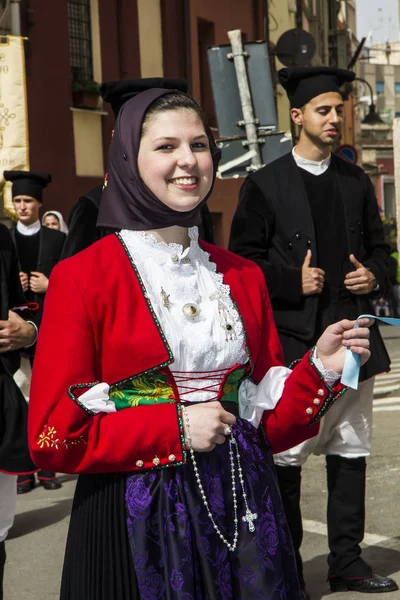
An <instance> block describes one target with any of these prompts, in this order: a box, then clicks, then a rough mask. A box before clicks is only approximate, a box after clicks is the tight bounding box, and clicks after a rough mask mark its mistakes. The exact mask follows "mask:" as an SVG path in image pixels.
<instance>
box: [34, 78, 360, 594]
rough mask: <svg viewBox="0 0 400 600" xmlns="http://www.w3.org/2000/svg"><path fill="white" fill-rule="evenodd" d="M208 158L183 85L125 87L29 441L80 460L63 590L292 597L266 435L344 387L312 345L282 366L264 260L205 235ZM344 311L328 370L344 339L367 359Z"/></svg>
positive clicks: (71, 265) (64, 286) (63, 460)
mask: <svg viewBox="0 0 400 600" xmlns="http://www.w3.org/2000/svg"><path fill="white" fill-rule="evenodd" d="M218 160H219V150H218V148H217V147H216V144H215V141H214V139H213V137H212V135H211V132H210V129H209V128H208V127H207V125H206V123H205V122H204V119H203V117H202V115H201V112H200V109H199V107H198V106H197V105H196V103H195V102H194V100H192V99H191V98H190V97H188V96H187V95H185V94H182V93H178V92H171V91H168V90H165V89H164V90H161V89H151V90H147V91H145V92H143V93H141V94H139V95H137V96H136V97H135V98H133V99H131V100H128V101H127V102H126V103H125V104H124V105H123V107H122V109H121V112H120V114H119V116H118V119H117V123H116V127H115V134H114V137H113V139H112V142H111V147H110V153H109V161H108V178H107V186H106V187H105V189H104V191H103V197H102V203H101V208H100V214H99V221H98V224H100V225H102V226H103V225H107V226H112V227H114V228H117V229H120V230H121V231H120V232H119V233H118V234H115V235H110V236H108V237H106V238H104V239H102V240H100V241H99V242H98V243H96V244H94V245H93V246H91V247H90V248H88V249H87V250H85V251H83V252H81V253H79V255H77V256H74V257H72V258H71V259H68V260H65V261H62V263H61V265H60V268H59V269H58V270H57V272H56V273H55V275H54V276H53V278H52V281H51V284H50V289H49V296H48V299H47V304H46V314H45V319H44V322H43V324H42V329H41V332H40V336H39V342H38V351H37V356H36V363H35V373H34V381H33V383H32V392H31V398H30V446H31V451H32V454H33V456H34V458H35V460H36V461H37V463H38V464H40V465H50V464H51V465H53V466H55V465H57V466H58V467H60V470H62V471H64V472H72V473H79V474H80V477H79V480H78V484H77V488H76V494H75V500H74V506H73V509H72V515H71V521H70V529H69V534H68V542H67V549H66V555H65V563H64V571H63V581H62V589H61V600H125V599H126V598H129V599H130V600H135V599H140V600H144V599H150V598H160V599H161V598H169V599H170V600H181V599H182V598H188V599H189V598H195V597H196V598H221V600H229V599H231V598H241V599H242V600H253V599H254V598H264V599H265V600H273V599H274V598H275V597H276V593H277V591H278V595H279V598H280V600H300V598H301V596H300V589H299V584H298V579H297V572H296V566H295V561H294V556H293V551H292V546H291V543H290V538H289V535H288V529H287V525H286V521H285V517H284V514H283V507H282V504H281V501H280V498H279V493H278V490H277V486H276V482H275V476H274V472H273V464H272V455H271V448H270V444H271V446H272V448H273V449H274V450H275V451H278V450H282V449H285V448H288V447H291V446H293V445H294V444H295V443H298V442H300V441H302V440H304V439H307V438H309V437H312V436H313V435H314V434H316V433H317V431H318V427H319V425H318V422H319V418H320V416H321V414H322V412H321V411H325V410H327V408H328V406H330V405H331V404H332V403H333V402H334V400H335V398H336V397H338V395H339V394H341V393H342V392H343V389H342V387H341V386H340V385H336V379H337V378H338V375H337V374H336V373H335V374H334V378H333V380H332V381H330V383H331V384H332V387H328V385H326V383H325V379H324V374H322V373H319V372H318V370H317V368H316V366H315V365H314V362H313V358H312V355H311V354H310V353H308V354H306V356H305V357H304V359H303V360H302V361H301V363H300V364H299V366H297V367H296V369H295V370H294V371H293V372H292V371H290V370H289V369H286V368H285V367H282V355H281V349H280V345H279V341H278V338H277V333H276V330H275V326H274V323H273V320H272V317H271V307H270V302H269V298H268V293H267V290H266V287H265V282H264V278H263V275H262V272H261V271H260V269H259V268H258V267H257V266H256V265H255V264H254V263H252V262H250V261H247V260H244V259H241V258H239V257H237V256H234V255H233V254H231V253H229V252H227V251H225V250H222V249H220V248H217V247H215V246H212V245H210V244H205V243H203V242H201V243H199V240H198V230H197V227H196V224H197V223H198V221H199V217H200V210H201V207H202V206H203V205H204V203H205V202H206V200H207V198H208V197H209V195H210V193H211V191H212V188H213V184H214V181H215V176H216V170H217V166H218ZM88 273H90V277H88ZM60 319H62V321H63V324H64V327H63V328H62V332H59V331H57V335H55V333H54V323H55V322H59V321H60ZM361 325H364V324H361ZM352 326H353V323H351V322H344V323H341V324H338V325H337V326H336V328H335V329H331V331H330V332H328V333H327V334H326V335H325V337H324V336H322V337H321V343H320V344H319V345H318V349H319V351H320V352H321V359H323V361H324V364H325V363H326V365H325V366H326V367H327V368H329V369H332V370H337V371H338V372H340V370H341V368H342V363H343V356H342V355H343V352H342V348H343V346H345V345H346V346H347V345H350V346H351V347H352V348H353V349H354V350H355V351H356V352H358V353H359V354H360V355H361V358H362V360H365V359H366V358H367V357H368V355H369V351H368V340H367V335H368V330H367V329H366V328H365V327H363V326H361V327H360V328H359V329H352ZM344 334H346V339H345V338H344ZM60 336H61V338H60ZM60 353H61V354H60ZM53 357H55V358H54V360H55V359H56V363H52V360H53ZM56 365H57V368H56ZM60 365H62V367H61V368H60ZM49 370H51V372H52V373H53V376H52V377H51V378H50V380H49V378H48V377H47V374H48V372H49ZM250 375H251V378H252V379H251V380H250ZM316 395H318V398H321V400H320V404H321V406H320V407H317V406H316V405H315V403H314V404H313V399H314V398H315V397H316ZM312 407H314V408H312ZM50 429H51V435H49V431H50ZM43 440H47V442H46V443H43ZM267 440H268V441H267ZM105 564H106V565H107V568H104V565H105Z"/></svg>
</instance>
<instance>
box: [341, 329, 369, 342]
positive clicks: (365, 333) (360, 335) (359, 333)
mask: <svg viewBox="0 0 400 600" xmlns="http://www.w3.org/2000/svg"><path fill="white" fill-rule="evenodd" d="M369 337H370V330H369V329H368V327H354V328H353V329H349V330H347V331H345V332H344V333H343V339H345V340H354V339H367V340H368V339H369Z"/></svg>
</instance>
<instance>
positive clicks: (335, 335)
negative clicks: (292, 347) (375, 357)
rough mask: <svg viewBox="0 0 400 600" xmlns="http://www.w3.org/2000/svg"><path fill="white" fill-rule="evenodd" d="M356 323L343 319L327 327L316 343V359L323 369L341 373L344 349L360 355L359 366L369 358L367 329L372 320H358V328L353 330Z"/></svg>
mask: <svg viewBox="0 0 400 600" xmlns="http://www.w3.org/2000/svg"><path fill="white" fill-rule="evenodd" d="M355 323H356V321H349V320H347V319H344V320H343V321H339V322H338V323H334V324H333V325H329V327H327V328H326V329H325V331H324V333H323V334H322V335H321V337H320V338H319V340H318V342H317V352H318V358H319V359H320V360H321V361H322V363H323V365H324V367H325V369H327V370H332V371H336V373H342V371H343V365H344V360H345V357H346V348H350V350H351V351H352V352H354V353H355V354H359V355H360V362H361V365H363V364H364V363H366V362H367V360H368V359H369V357H370V356H371V352H370V351H369V329H368V327H371V325H372V324H373V320H372V319H360V320H359V321H358V324H359V327H356V328H354V325H355Z"/></svg>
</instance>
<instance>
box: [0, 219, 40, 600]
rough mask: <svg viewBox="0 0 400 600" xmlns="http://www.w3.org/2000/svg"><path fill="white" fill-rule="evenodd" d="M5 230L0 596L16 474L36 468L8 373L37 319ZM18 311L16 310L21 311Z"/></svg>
mask: <svg viewBox="0 0 400 600" xmlns="http://www.w3.org/2000/svg"><path fill="white" fill-rule="evenodd" d="M18 271H19V269H18V259H17V255H16V251H15V247H14V244H13V242H12V239H11V236H10V233H9V231H8V229H7V227H5V225H2V224H0V406H1V418H0V498H1V502H0V600H3V575H4V565H5V560H6V551H5V539H6V537H7V534H8V531H9V529H10V527H11V526H12V524H13V521H14V515H15V508H16V479H17V478H16V474H18V473H33V472H34V471H36V467H35V465H34V464H33V463H32V461H31V458H30V456H29V451H28V442H27V410H28V409H27V404H26V402H25V398H24V397H23V395H22V393H21V392H20V390H19V388H18V386H17V384H16V383H15V381H14V379H13V374H14V373H15V372H16V370H17V369H18V367H19V352H18V350H19V349H20V348H24V347H28V346H32V345H33V344H34V343H35V341H36V337H37V328H36V325H35V324H34V323H33V322H32V321H29V320H28V319H29V318H31V314H30V312H29V305H28V303H27V302H26V299H25V298H24V295H23V292H22V289H21V283H20V279H19V274H18ZM20 315H21V316H20Z"/></svg>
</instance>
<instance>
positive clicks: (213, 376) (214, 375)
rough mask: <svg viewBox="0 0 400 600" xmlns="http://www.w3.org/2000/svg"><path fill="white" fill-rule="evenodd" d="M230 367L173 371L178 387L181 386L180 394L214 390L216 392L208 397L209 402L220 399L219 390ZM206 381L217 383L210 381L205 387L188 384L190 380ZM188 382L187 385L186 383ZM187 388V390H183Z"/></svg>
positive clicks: (185, 394)
mask: <svg viewBox="0 0 400 600" xmlns="http://www.w3.org/2000/svg"><path fill="white" fill-rule="evenodd" d="M229 370H230V369H217V370H215V371H207V372H205V371H172V374H173V376H174V379H175V382H176V385H177V387H178V388H179V395H180V396H181V397H182V396H187V395H188V394H191V393H192V392H213V393H214V394H216V395H215V396H212V397H211V398H209V399H208V401H209V402H211V401H213V400H218V398H219V391H220V387H221V382H222V380H223V379H224V376H225V375H226V373H227V372H228V371H229ZM193 380H195V381H206V380H211V381H214V382H215V383H210V384H209V385H206V386H205V387H196V386H193V385H188V382H189V381H191V382H193ZM185 384H186V385H185ZM182 390H186V391H182Z"/></svg>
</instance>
